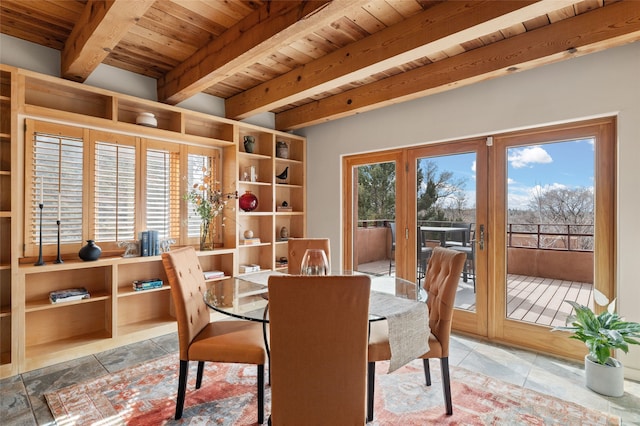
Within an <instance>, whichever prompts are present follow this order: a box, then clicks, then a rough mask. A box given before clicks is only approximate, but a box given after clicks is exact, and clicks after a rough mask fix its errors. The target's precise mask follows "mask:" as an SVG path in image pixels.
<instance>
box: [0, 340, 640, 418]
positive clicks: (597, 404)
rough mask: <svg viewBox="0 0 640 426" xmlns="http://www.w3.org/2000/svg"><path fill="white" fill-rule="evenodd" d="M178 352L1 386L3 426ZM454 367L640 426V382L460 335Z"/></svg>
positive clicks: (76, 367)
mask: <svg viewBox="0 0 640 426" xmlns="http://www.w3.org/2000/svg"><path fill="white" fill-rule="evenodd" d="M177 350H178V342H177V336H176V335H175V334H169V335H167V336H162V337H159V338H155V339H151V340H146V341H144V342H140V343H136V344H132V345H129V346H125V347H122V348H117V349H113V350H109V351H105V352H102V353H99V354H96V355H93V356H88V357H83V358H79V359H76V360H73V361H69V362H66V363H62V364H57V365H53V366H51V367H46V368H42V369H39V370H35V371H31V372H28V373H25V374H22V375H19V376H14V377H10V378H7V379H3V380H2V381H0V398H1V400H0V401H1V403H0V419H2V420H1V421H0V422H1V423H2V424H3V425H11V426H13V425H53V424H54V422H53V418H52V416H51V413H50V412H49V408H48V406H47V404H46V402H45V399H44V396H43V395H44V393H46V392H48V391H51V390H55V389H59V388H62V387H65V386H69V385H71V384H74V383H78V382H81V381H85V380H89V379H91V378H92V377H96V376H99V375H103V374H107V373H112V372H115V371H118V370H121V369H123V368H126V367H129V366H132V365H135V364H138V363H141V362H144V361H147V360H149V359H153V358H157V357H160V356H163V355H165V354H167V353H170V352H175V351H177ZM449 361H450V364H451V365H459V366H462V367H464V368H467V369H469V370H473V371H477V372H479V373H482V374H486V375H490V376H493V377H496V378H499V379H501V380H504V381H507V382H510V383H514V384H516V385H520V386H524V387H526V388H530V389H534V390H536V391H539V392H542V393H545V394H550V395H554V396H557V397H560V398H562V399H565V400H569V401H572V402H575V403H578V404H581V405H584V406H589V407H592V408H595V409H598V410H600V411H604V412H611V413H614V414H617V415H619V416H621V418H622V424H624V425H629V424H636V425H640V383H638V382H635V381H626V383H625V394H624V396H623V397H621V398H607V397H604V396H601V395H598V394H596V393H594V392H591V391H589V390H588V389H587V388H585V386H584V385H583V383H584V377H583V367H582V365H581V364H578V363H573V362H569V361H565V360H560V359H557V358H551V357H546V356H543V355H539V354H535V353H532V352H528V351H524V350H520V349H514V348H509V347H505V346H501V345H496V344H490V343H486V342H482V341H480V340H476V339H472V338H469V337H465V336H459V335H454V336H453V337H452V343H451V356H450V359H449ZM454 405H455V401H454Z"/></svg>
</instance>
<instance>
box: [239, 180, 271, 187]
mask: <svg viewBox="0 0 640 426" xmlns="http://www.w3.org/2000/svg"><path fill="white" fill-rule="evenodd" d="M238 183H239V184H241V185H248V186H251V185H253V186H269V185H271V182H260V181H257V182H250V181H248V180H241V181H239V182H238Z"/></svg>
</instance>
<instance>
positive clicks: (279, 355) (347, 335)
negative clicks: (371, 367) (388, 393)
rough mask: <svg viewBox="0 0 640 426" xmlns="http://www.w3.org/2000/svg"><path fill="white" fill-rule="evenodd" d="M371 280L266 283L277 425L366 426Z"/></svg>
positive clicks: (300, 279) (272, 280)
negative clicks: (322, 425) (267, 285)
mask: <svg viewBox="0 0 640 426" xmlns="http://www.w3.org/2000/svg"><path fill="white" fill-rule="evenodd" d="M370 287H371V279H370V278H369V276H367V275H349V276H302V275H297V276H291V275H290V276H271V277H269V332H270V343H269V344H270V348H271V360H270V374H271V412H272V418H271V420H272V422H273V425H283V424H284V425H302V424H308V425H312V424H313V425H319V424H325V425H358V426H362V425H364V424H365V400H366V367H367V344H368V330H369V327H368V323H369V321H368V312H369V293H370Z"/></svg>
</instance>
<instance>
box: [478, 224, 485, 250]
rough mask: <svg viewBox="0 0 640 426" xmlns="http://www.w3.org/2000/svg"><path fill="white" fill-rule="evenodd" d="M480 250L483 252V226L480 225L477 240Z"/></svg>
mask: <svg viewBox="0 0 640 426" xmlns="http://www.w3.org/2000/svg"><path fill="white" fill-rule="evenodd" d="M478 244H479V245H480V250H484V225H480V238H479V240H478Z"/></svg>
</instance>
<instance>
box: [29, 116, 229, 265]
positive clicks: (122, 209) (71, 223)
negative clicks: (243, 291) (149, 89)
mask: <svg viewBox="0 0 640 426" xmlns="http://www.w3.org/2000/svg"><path fill="white" fill-rule="evenodd" d="M26 124H27V128H26V135H27V141H28V143H27V144H26V149H25V165H26V167H25V170H26V171H27V173H26V174H25V187H26V188H27V193H26V194H25V212H27V215H26V216H25V219H26V220H25V224H24V232H25V236H26V238H25V249H24V255H25V256H35V255H37V254H38V251H39V248H40V230H41V227H40V213H41V212H40V207H39V204H40V203H41V202H43V209H42V245H43V254H44V255H47V256H51V255H55V254H56V250H57V242H58V237H57V232H58V225H57V222H56V221H57V220H58V218H60V243H61V252H62V253H77V251H78V250H79V249H80V247H81V246H82V245H84V243H85V240H88V239H93V240H96V241H97V242H99V243H100V244H99V245H100V247H101V248H102V249H103V251H104V250H119V247H118V242H120V241H134V240H138V239H139V235H140V233H141V232H142V231H145V230H157V231H158V236H159V238H160V239H166V238H170V239H173V240H175V241H176V243H179V244H194V243H195V242H196V241H197V238H198V236H199V234H200V223H201V219H200V217H198V215H197V214H195V213H194V211H193V208H192V206H189V208H188V212H187V211H185V207H186V206H187V205H186V203H185V197H184V194H185V193H186V191H189V190H190V189H191V188H192V186H193V184H194V183H196V182H202V179H203V177H204V174H205V173H212V176H213V177H214V181H215V182H216V185H220V161H221V151H220V150H219V149H217V148H206V147H197V146H186V145H183V144H180V143H175V142H164V141H155V140H147V139H140V138H136V137H134V136H127V135H121V134H116V133H111V132H106V131H98V130H89V129H83V128H79V127H72V126H67V125H61V124H53V123H47V122H41V121H35V120H31V119H27V120H26ZM58 200H59V201H58ZM58 206H60V207H58Z"/></svg>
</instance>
